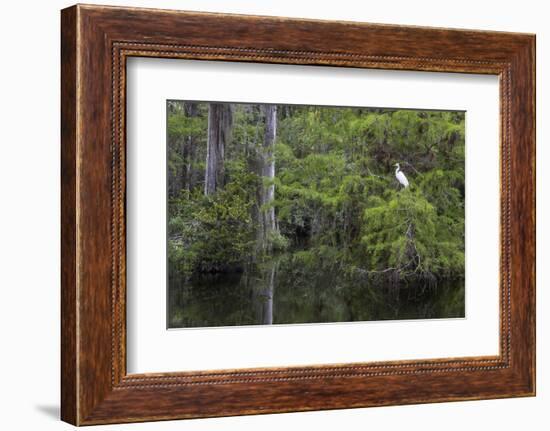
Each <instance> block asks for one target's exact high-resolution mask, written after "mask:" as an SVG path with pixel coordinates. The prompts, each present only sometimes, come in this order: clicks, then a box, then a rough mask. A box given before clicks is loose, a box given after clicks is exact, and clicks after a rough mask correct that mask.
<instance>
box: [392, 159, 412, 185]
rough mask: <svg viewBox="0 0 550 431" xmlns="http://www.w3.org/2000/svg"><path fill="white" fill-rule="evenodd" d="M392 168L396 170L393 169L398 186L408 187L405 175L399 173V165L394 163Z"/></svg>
mask: <svg viewBox="0 0 550 431" xmlns="http://www.w3.org/2000/svg"><path fill="white" fill-rule="evenodd" d="M394 166H397V168H396V169H395V178H397V181H399V184H401V185H402V186H403V187H409V180H407V177H406V176H405V174H404V173H403V172H401V169H400V168H399V163H396V164H395V165H394Z"/></svg>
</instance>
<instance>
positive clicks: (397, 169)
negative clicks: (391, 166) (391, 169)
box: [395, 165, 399, 175]
mask: <svg viewBox="0 0 550 431" xmlns="http://www.w3.org/2000/svg"><path fill="white" fill-rule="evenodd" d="M398 172H399V165H397V168H395V174H396V175H397V173H398Z"/></svg>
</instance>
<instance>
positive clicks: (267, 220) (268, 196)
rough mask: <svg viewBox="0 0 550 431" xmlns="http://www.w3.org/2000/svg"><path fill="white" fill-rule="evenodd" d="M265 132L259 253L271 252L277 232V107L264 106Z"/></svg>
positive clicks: (261, 168) (259, 217)
mask: <svg viewBox="0 0 550 431" xmlns="http://www.w3.org/2000/svg"><path fill="white" fill-rule="evenodd" d="M263 111H264V116H265V132H264V140H263V143H262V144H261V146H260V150H259V155H258V165H259V166H258V167H259V174H260V176H261V177H262V183H261V184H260V190H259V193H258V195H259V199H258V200H259V207H260V208H259V211H258V219H259V220H258V237H257V245H258V249H259V251H263V252H270V251H271V249H272V244H271V238H272V234H273V233H274V232H275V231H276V230H277V221H276V219H275V208H274V206H273V201H274V199H275V184H273V180H274V179H275V157H274V147H275V139H276V137H277V106H276V105H264V106H263Z"/></svg>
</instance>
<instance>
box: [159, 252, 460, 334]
mask: <svg viewBox="0 0 550 431" xmlns="http://www.w3.org/2000/svg"><path fill="white" fill-rule="evenodd" d="M286 266H287V265H285V264H284V263H283V264H282V263H281V262H280V261H273V262H269V263H268V264H266V265H263V267H262V268H261V269H258V268H255V269H254V270H246V269H245V270H244V271H243V272H239V273H226V274H208V275H201V276H199V277H194V278H192V279H190V280H186V279H184V278H183V277H181V276H180V275H179V274H178V273H177V272H176V273H174V271H172V272H171V273H170V281H169V289H168V327H169V328H197V327H215V326H243V325H271V324H296V323H328V322H358V321H376V320H403V319H433V318H457V317H464V308H465V307H464V299H465V298H464V297H465V294H464V280H446V281H443V282H442V281H439V282H437V283H430V285H428V284H423V283H417V284H409V285H403V284H393V283H388V282H373V281H366V280H363V281H360V280H359V281H358V280H349V279H348V278H346V277H342V276H341V275H340V274H339V273H337V272H335V271H332V270H326V269H325V270H324V269H323V268H318V269H317V270H315V271H307V270H304V269H303V268H288V267H286Z"/></svg>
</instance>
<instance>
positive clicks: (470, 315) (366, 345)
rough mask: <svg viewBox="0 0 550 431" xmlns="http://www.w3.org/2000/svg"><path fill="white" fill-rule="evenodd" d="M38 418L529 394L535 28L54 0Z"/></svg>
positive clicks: (114, 417) (131, 418) (194, 414)
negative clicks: (48, 320)
mask: <svg viewBox="0 0 550 431" xmlns="http://www.w3.org/2000/svg"><path fill="white" fill-rule="evenodd" d="M61 17H62V26H61V49H62V64H61V71H62V94H61V102H62V103H61V107H62V109H61V110H62V112H61V118H62V152H61V161H62V184H61V188H62V286H61V289H62V328H61V329H62V334H61V335H62V337H61V338H62V345H61V350H62V364H61V366H62V382H61V397H62V399H61V415H62V419H63V420H65V421H67V422H69V423H72V424H74V425H92V424H106V423H119V422H138V421H152V420H167V419H180V418H198V417H212V416H229V415H241V414H258V413H274V412H289V411H307V410H321V409H340V408H353V407H369V406H382V405H395V404H413V403H429V402H441V401H454V400H474V399H490V398H502V397H516V396H533V395H534V394H535V107H534V106H535V105H534V102H535V76H534V73H535V72H534V71H535V36H534V35H530V34H516V33H504V32H487V31H472V30H450V29H436V28H423V27H403V26H391V25H379V24H366V23H353V22H330V21H314V20H298V19H287V18H276V17H255V16H241V15H221V14H212V13H197V12H179V11H168V10H153V9H134V8H120V7H105V6H93V5H77V6H73V7H70V8H68V9H64V10H63V11H62V14H61Z"/></svg>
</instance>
